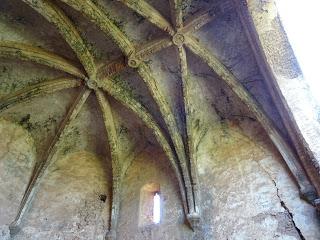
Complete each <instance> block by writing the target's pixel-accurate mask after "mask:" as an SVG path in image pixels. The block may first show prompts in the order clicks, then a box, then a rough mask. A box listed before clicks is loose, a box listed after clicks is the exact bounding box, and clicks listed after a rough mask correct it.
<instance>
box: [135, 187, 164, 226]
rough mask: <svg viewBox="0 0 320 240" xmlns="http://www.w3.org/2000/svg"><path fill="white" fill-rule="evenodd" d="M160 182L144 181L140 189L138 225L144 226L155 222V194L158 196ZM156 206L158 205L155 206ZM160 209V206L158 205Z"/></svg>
mask: <svg viewBox="0 0 320 240" xmlns="http://www.w3.org/2000/svg"><path fill="white" fill-rule="evenodd" d="M160 192H161V191H160V184H159V183H155V182H150V183H146V184H145V185H143V187H142V188H141V190H140V203H139V205H140V206H139V226H140V227H145V226H148V225H152V224H155V216H154V214H155V207H157V206H155V200H154V199H155V195H156V194H158V196H160ZM157 208H158V207H157ZM160 209H161V207H160Z"/></svg>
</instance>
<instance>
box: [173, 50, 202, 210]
mask: <svg viewBox="0 0 320 240" xmlns="http://www.w3.org/2000/svg"><path fill="white" fill-rule="evenodd" d="M177 50H178V55H179V65H180V72H181V80H182V96H183V104H184V113H185V119H184V121H185V122H184V124H185V132H186V135H187V142H186V144H185V145H186V147H187V149H188V153H189V162H190V174H191V181H192V189H193V194H194V201H195V202H194V208H195V209H194V211H195V212H199V211H197V210H198V205H197V199H198V197H197V196H198V174H197V169H196V168H197V167H196V154H195V144H194V139H193V135H192V116H193V115H192V114H193V113H192V112H191V108H190V106H191V101H190V100H191V96H190V83H189V81H190V78H189V73H188V63H187V56H186V51H185V48H184V47H183V46H180V47H178V49H177Z"/></svg>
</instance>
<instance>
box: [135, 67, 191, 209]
mask: <svg viewBox="0 0 320 240" xmlns="http://www.w3.org/2000/svg"><path fill="white" fill-rule="evenodd" d="M137 71H138V74H139V75H140V77H141V78H142V79H143V81H144V82H145V84H146V85H147V86H148V89H149V91H150V92H151V95H152V97H153V99H154V100H155V101H156V103H157V105H158V107H159V110H160V112H161V115H162V117H163V119H164V121H165V123H166V125H167V128H168V131H169V134H170V136H171V138H172V141H173V144H174V147H175V149H176V152H177V155H178V160H179V164H180V166H181V169H182V174H183V178H184V183H185V187H186V190H187V192H186V193H187V195H186V196H187V199H188V207H189V211H192V210H193V206H194V199H193V197H192V195H193V194H192V187H191V181H190V176H189V170H188V166H187V160H186V152H185V147H184V144H183V140H182V136H181V134H180V133H179V130H178V127H177V122H176V119H175V117H174V115H173V113H172V111H171V109H170V106H169V104H168V102H167V100H166V98H165V97H164V95H163V94H162V92H161V90H160V89H159V87H158V86H157V82H156V80H155V79H154V77H153V76H152V74H151V71H150V70H149V69H148V66H147V65H146V64H144V63H142V64H140V66H139V67H138V68H137Z"/></svg>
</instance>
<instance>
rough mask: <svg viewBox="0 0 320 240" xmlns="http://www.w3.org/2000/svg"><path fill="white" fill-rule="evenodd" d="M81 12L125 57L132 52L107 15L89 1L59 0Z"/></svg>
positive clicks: (127, 41) (132, 49)
mask: <svg viewBox="0 0 320 240" xmlns="http://www.w3.org/2000/svg"><path fill="white" fill-rule="evenodd" d="M61 1H62V2H64V3H66V4H67V5H69V6H70V7H72V8H74V9H76V10H77V11H79V12H81V13H82V14H84V15H85V16H87V17H88V18H89V19H90V20H91V21H92V22H94V23H95V24H96V25H97V26H98V27H99V28H100V29H101V30H102V31H103V32H104V33H106V34H107V35H108V36H110V37H111V38H112V39H113V41H114V42H115V43H116V44H117V45H118V46H119V48H120V49H121V50H122V52H124V53H125V55H126V56H128V55H130V54H131V53H132V52H134V47H133V45H132V43H131V42H130V41H129V39H128V38H127V37H126V36H125V34H124V33H123V32H121V31H120V29H119V28H117V26H116V25H115V24H114V23H113V22H112V21H111V20H110V19H109V17H108V14H107V13H106V12H105V11H103V10H102V9H101V8H100V7H98V6H97V5H95V4H94V3H93V2H92V1H90V0H61Z"/></svg>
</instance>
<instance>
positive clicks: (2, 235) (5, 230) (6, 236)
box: [0, 225, 11, 240]
mask: <svg viewBox="0 0 320 240" xmlns="http://www.w3.org/2000/svg"><path fill="white" fill-rule="evenodd" d="M10 237H11V236H10V230H9V227H8V226H7V225H2V226H0V239H1V240H10Z"/></svg>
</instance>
